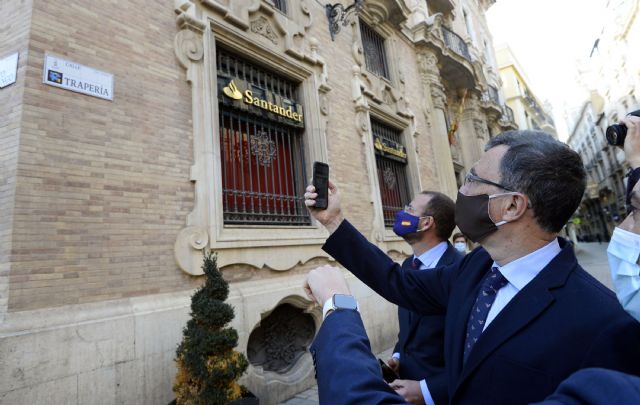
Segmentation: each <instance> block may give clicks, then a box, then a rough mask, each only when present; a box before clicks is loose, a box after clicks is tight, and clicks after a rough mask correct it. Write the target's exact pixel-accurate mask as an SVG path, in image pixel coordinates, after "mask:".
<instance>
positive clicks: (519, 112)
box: [496, 45, 558, 139]
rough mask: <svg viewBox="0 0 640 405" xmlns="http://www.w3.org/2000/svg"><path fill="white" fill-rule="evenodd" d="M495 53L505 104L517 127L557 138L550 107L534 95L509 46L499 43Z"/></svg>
mask: <svg viewBox="0 0 640 405" xmlns="http://www.w3.org/2000/svg"><path fill="white" fill-rule="evenodd" d="M496 55H497V60H498V68H499V70H500V78H501V79H502V83H503V88H502V89H503V92H504V95H505V97H506V104H507V105H508V106H509V107H510V109H511V110H512V111H513V115H514V120H515V122H516V123H517V124H518V127H519V128H521V129H534V130H541V131H544V132H546V133H548V134H551V135H553V136H554V137H555V138H556V139H557V138H558V133H557V131H556V128H555V123H554V121H553V118H552V117H551V111H550V110H551V109H550V108H549V107H548V106H547V107H545V106H544V105H543V104H542V103H541V102H540V101H539V100H538V98H537V97H536V96H535V93H534V92H533V91H532V89H531V87H530V84H529V80H528V79H527V76H526V74H525V71H524V69H523V68H522V66H521V65H520V63H519V62H518V60H517V59H516V57H515V56H514V54H513V52H512V51H511V48H509V46H507V45H501V46H499V47H498V48H497V49H496Z"/></svg>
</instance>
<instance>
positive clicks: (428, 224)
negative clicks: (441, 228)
mask: <svg viewBox="0 0 640 405" xmlns="http://www.w3.org/2000/svg"><path fill="white" fill-rule="evenodd" d="M423 221H424V225H422V229H424V230H425V231H427V230H429V229H432V228H433V227H435V225H436V222H435V220H434V219H433V217H432V216H428V217H425V218H424V220H423Z"/></svg>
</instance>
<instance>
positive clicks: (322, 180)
mask: <svg viewBox="0 0 640 405" xmlns="http://www.w3.org/2000/svg"><path fill="white" fill-rule="evenodd" d="M312 183H313V186H314V187H315V188H316V193H317V194H318V197H316V205H315V207H316V208H318V209H321V210H325V209H327V206H328V205H329V165H328V164H326V163H322V162H313V179H312Z"/></svg>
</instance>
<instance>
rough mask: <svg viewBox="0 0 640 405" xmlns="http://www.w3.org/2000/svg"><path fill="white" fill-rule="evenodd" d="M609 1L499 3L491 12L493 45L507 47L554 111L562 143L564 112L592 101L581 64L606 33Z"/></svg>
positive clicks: (501, 0) (500, 0) (523, 0)
mask: <svg viewBox="0 0 640 405" xmlns="http://www.w3.org/2000/svg"><path fill="white" fill-rule="evenodd" d="M605 4H606V0H497V1H496V2H495V4H494V5H493V6H491V8H490V9H489V11H488V12H487V22H488V24H489V29H490V30H491V34H492V36H493V42H494V45H495V46H496V47H497V46H498V45H500V44H508V45H509V47H510V48H511V50H512V52H513V54H514V55H515V57H516V59H517V60H518V62H519V63H520V66H521V67H522V68H523V70H524V71H525V72H524V74H525V78H527V79H528V80H529V86H530V88H531V90H532V92H533V93H534V94H535V95H536V97H537V98H538V99H539V100H540V101H541V102H543V103H544V101H546V100H548V101H549V102H551V105H552V106H553V118H554V120H555V124H556V130H557V132H558V137H559V138H560V140H563V141H564V140H566V138H567V137H568V135H567V132H568V129H567V126H566V123H565V118H564V109H565V106H568V107H570V108H571V107H576V106H579V105H581V104H582V103H584V102H585V101H586V100H587V98H586V97H587V93H586V92H585V89H584V88H583V87H581V86H580V84H579V83H578V81H577V66H578V64H577V62H578V60H579V59H581V58H582V59H584V58H588V56H589V53H590V52H591V48H592V46H593V43H594V41H595V40H596V39H597V38H598V34H599V33H600V32H601V30H602V26H603V19H602V16H603V15H604V13H603V10H604V7H605Z"/></svg>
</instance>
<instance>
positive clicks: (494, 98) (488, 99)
mask: <svg viewBox="0 0 640 405" xmlns="http://www.w3.org/2000/svg"><path fill="white" fill-rule="evenodd" d="M480 100H482V102H484V103H493V104H496V105H500V96H498V89H496V88H495V87H493V86H489V89H488V90H487V91H485V92H484V93H482V96H481V97H480Z"/></svg>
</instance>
